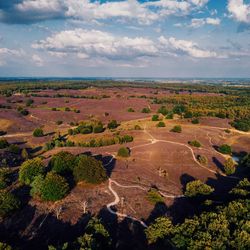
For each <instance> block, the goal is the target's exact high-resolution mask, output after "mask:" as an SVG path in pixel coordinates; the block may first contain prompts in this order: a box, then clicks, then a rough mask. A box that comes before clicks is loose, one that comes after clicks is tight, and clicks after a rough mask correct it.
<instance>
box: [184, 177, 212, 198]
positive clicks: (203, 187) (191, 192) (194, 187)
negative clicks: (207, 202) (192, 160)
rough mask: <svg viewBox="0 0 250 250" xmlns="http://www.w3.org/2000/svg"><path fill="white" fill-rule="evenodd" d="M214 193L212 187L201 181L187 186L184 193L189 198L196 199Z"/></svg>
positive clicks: (192, 182)
mask: <svg viewBox="0 0 250 250" xmlns="http://www.w3.org/2000/svg"><path fill="white" fill-rule="evenodd" d="M213 191H214V189H213V188H212V187H210V186H209V185H207V184H205V183H203V182H202V181H200V180H195V181H191V182H189V183H188V184H187V186H186V191H185V193H184V195H185V196H187V197H195V196H198V195H209V194H211V193H212V192H213Z"/></svg>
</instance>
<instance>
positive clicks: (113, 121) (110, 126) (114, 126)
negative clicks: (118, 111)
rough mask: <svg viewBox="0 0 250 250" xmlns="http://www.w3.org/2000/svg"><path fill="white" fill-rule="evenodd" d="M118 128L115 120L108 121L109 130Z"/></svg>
mask: <svg viewBox="0 0 250 250" xmlns="http://www.w3.org/2000/svg"><path fill="white" fill-rule="evenodd" d="M118 126H119V124H118V123H117V121H116V120H112V121H110V122H109V123H108V128H109V129H115V128H117V127H118Z"/></svg>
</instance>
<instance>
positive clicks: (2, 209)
mask: <svg viewBox="0 0 250 250" xmlns="http://www.w3.org/2000/svg"><path fill="white" fill-rule="evenodd" d="M19 207H20V201H19V200H18V199H17V198H16V197H15V196H14V195H13V194H12V193H10V192H7V191H6V190H0V218H3V217H5V216H7V215H9V214H10V213H12V212H13V211H15V210H16V209H18V208H19Z"/></svg>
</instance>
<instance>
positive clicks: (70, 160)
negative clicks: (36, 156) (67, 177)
mask: <svg viewBox="0 0 250 250" xmlns="http://www.w3.org/2000/svg"><path fill="white" fill-rule="evenodd" d="M75 162H76V157H75V156H74V155H73V154H71V153H69V152H65V151H61V152H59V153H57V154H55V155H53V157H52V158H51V161H50V166H51V168H52V170H53V171H55V172H56V173H58V174H65V173H67V172H72V171H73V169H74V166H75Z"/></svg>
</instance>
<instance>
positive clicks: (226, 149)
mask: <svg viewBox="0 0 250 250" xmlns="http://www.w3.org/2000/svg"><path fill="white" fill-rule="evenodd" d="M218 151H219V152H220V153H222V154H227V155H231V154H232V149H231V147H230V146H229V145H227V144H223V145H221V146H220V147H219V148H218Z"/></svg>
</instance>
